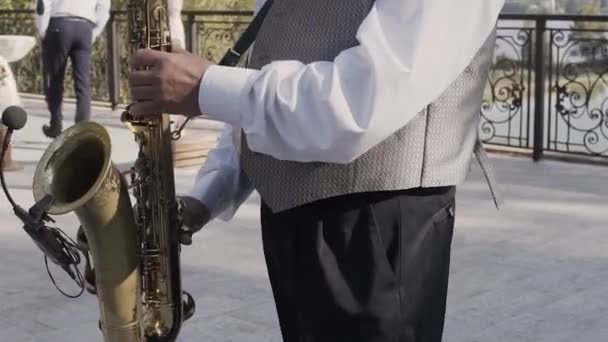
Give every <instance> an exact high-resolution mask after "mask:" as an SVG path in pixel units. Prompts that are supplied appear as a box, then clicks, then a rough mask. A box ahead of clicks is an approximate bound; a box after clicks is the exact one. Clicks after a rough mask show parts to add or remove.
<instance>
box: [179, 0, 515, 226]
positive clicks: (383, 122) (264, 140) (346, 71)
mask: <svg viewBox="0 0 608 342" xmlns="http://www.w3.org/2000/svg"><path fill="white" fill-rule="evenodd" d="M263 1H264V0H261V1H260V0H258V2H257V4H256V8H257V9H259V8H260V6H261V4H262V3H263ZM503 5H504V0H462V1H456V0H376V2H375V4H374V5H373V7H372V10H371V11H370V13H369V14H368V15H367V17H366V18H365V20H364V21H363V23H362V24H361V26H360V27H359V29H358V32H357V40H358V42H359V45H357V46H355V47H353V48H350V49H347V50H344V51H342V52H341V53H340V54H339V55H338V56H337V57H336V58H335V59H334V61H332V62H314V63H310V64H303V63H300V62H298V61H293V60H289V61H288V60H285V61H276V62H273V63H271V64H269V65H267V66H265V67H263V68H262V69H261V70H251V69H243V68H231V67H224V66H213V67H211V68H209V69H208V70H207V72H206V73H205V75H204V77H203V79H202V81H201V82H202V83H201V86H200V93H199V105H200V108H201V111H202V112H203V113H205V116H206V117H207V118H208V119H211V120H217V121H221V122H224V123H226V126H225V127H226V128H225V132H224V133H223V135H222V138H221V140H220V143H219V145H218V146H217V148H216V149H214V150H213V151H212V152H210V154H209V156H208V157H207V162H206V163H205V165H204V166H203V167H202V168H201V169H200V171H199V173H198V175H197V178H196V183H195V185H194V187H193V189H192V191H191V193H190V195H191V196H193V197H195V198H197V199H199V200H200V201H201V202H202V203H204V204H205V205H206V206H208V207H209V209H210V210H211V214H212V218H215V217H219V218H221V219H223V220H229V219H231V218H232V216H233V215H234V213H235V211H236V209H237V208H238V207H239V206H240V205H241V204H242V202H243V201H244V200H245V199H246V198H247V197H248V195H249V194H250V193H251V192H252V191H253V189H252V188H251V185H250V184H247V181H246V179H245V178H244V177H241V170H240V166H239V151H238V148H239V142H238V135H239V134H240V132H241V130H242V131H243V132H244V133H245V134H246V136H247V141H248V144H249V147H250V148H251V149H252V150H253V151H256V152H260V153H264V154H267V155H270V156H273V157H275V158H277V159H283V160H293V161H301V162H310V161H320V162H333V163H349V162H351V161H352V160H354V159H356V158H357V157H358V156H360V155H362V154H363V153H365V152H366V151H368V150H369V149H371V148H372V147H373V146H375V145H377V144H378V143H380V142H382V141H383V140H384V139H386V138H387V137H389V136H390V135H392V134H393V133H395V132H396V131H397V130H399V129H401V128H402V127H403V126H405V125H406V124H407V123H408V122H409V121H410V120H411V119H412V118H413V117H415V116H416V114H418V113H419V112H420V111H421V110H422V109H423V108H424V107H425V106H427V105H428V104H429V103H431V102H433V101H434V100H435V99H436V98H437V97H439V96H440V95H441V93H443V91H444V90H445V89H447V87H448V86H449V85H450V84H451V83H452V82H453V81H454V80H455V79H456V78H457V77H458V76H459V75H460V73H461V72H462V71H463V70H464V69H465V68H466V66H467V65H468V64H469V63H470V61H471V60H472V58H473V57H474V56H475V54H476V53H477V51H478V50H479V48H480V47H481V46H482V44H483V43H484V42H485V40H486V39H487V37H488V35H489V34H490V33H491V31H492V30H493V29H494V27H495V26H496V21H497V19H498V15H499V13H500V11H501V9H502V7H503Z"/></svg>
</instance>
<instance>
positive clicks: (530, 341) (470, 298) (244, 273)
mask: <svg viewBox="0 0 608 342" xmlns="http://www.w3.org/2000/svg"><path fill="white" fill-rule="evenodd" d="M26 103H27V105H28V108H29V109H30V111H31V114H30V120H29V122H28V125H27V127H26V128H24V129H23V130H22V131H20V132H18V133H16V134H15V136H14V145H15V150H14V155H15V159H17V160H19V161H20V162H22V163H23V165H24V167H25V169H24V170H23V171H21V172H18V173H7V174H6V178H7V181H8V183H9V184H10V188H11V191H12V194H13V195H14V197H16V198H17V200H18V201H19V203H21V204H22V205H24V206H26V205H30V204H31V201H32V196H31V189H30V184H31V178H32V173H33V168H34V166H35V162H36V160H37V158H39V156H40V154H41V153H42V150H43V149H44V148H45V146H46V144H47V143H48V140H46V139H45V138H44V137H43V136H42V134H41V133H40V126H41V125H42V124H43V123H44V122H45V121H46V118H45V116H44V114H43V113H44V112H43V111H42V109H41V107H40V104H39V103H36V102H31V101H27V102H26ZM67 107H68V108H70V106H67ZM96 113H98V116H97V117H96V119H97V120H100V121H102V122H105V123H106V124H108V128H109V130H110V133H111V134H112V138H113V143H114V146H116V147H115V149H114V151H113V158H114V160H115V161H116V162H119V163H122V162H129V161H130V160H132V159H133V156H135V145H134V143H133V142H132V137H131V135H130V133H129V132H128V131H126V130H125V129H124V128H122V127H121V125H120V123H118V122H117V121H116V120H115V119H114V118H113V116H112V113H110V112H109V111H103V110H97V111H96ZM68 119H69V118H68ZM66 124H67V123H66ZM200 129H202V128H200ZM492 159H493V162H494V163H495V166H496V168H497V170H498V173H499V177H500V180H501V182H502V184H503V185H504V187H505V193H506V196H507V199H508V201H509V202H508V205H507V206H506V207H505V208H504V210H501V211H499V212H497V211H495V210H494V209H493V207H492V204H491V201H490V198H489V195H488V192H487V190H486V188H485V185H484V182H483V181H482V177H481V176H480V173H479V170H478V168H477V167H476V165H474V166H473V170H472V173H471V176H470V178H469V180H468V181H467V183H466V184H465V185H464V186H463V187H462V188H461V189H460V192H459V196H458V208H457V211H458V216H457V223H456V226H457V227H456V234H455V236H454V245H453V259H452V260H453V262H452V269H451V273H452V275H451V283H450V290H449V298H448V317H447V322H446V331H445V339H444V341H445V342H503V341H504V342H572V341H577V342H604V341H607V340H608V291H607V290H606V285H607V284H608V248H607V247H606V246H608V210H607V199H608V172H606V171H607V168H606V167H599V166H587V165H574V164H567V163H561V162H550V161H546V162H543V163H540V164H534V163H533V162H531V161H530V160H528V159H525V158H512V157H505V156H500V157H499V156H495V157H493V158H492ZM196 171H197V170H196V169H180V170H177V171H176V183H177V189H178V191H180V192H183V191H187V190H188V188H189V187H190V186H191V184H192V181H193V177H194V175H195V173H196ZM258 202H259V199H258V197H257V196H255V195H254V196H252V197H251V198H250V199H249V200H248V201H247V202H246V203H245V204H244V206H243V207H242V209H241V210H240V212H239V213H238V215H237V217H236V218H235V219H234V220H233V221H231V222H228V223H226V222H221V221H218V222H213V223H211V224H210V225H209V226H208V227H206V229H204V230H203V231H202V232H200V233H199V234H198V235H197V236H196V237H195V241H194V245H193V246H190V247H187V248H185V250H184V253H183V279H184V286H185V288H186V289H188V290H189V291H190V292H191V294H192V295H193V296H194V298H195V299H196V301H197V313H196V315H195V316H194V317H193V318H192V319H191V320H190V321H188V322H186V324H185V325H184V328H183V332H182V335H181V338H180V341H193V342H194V341H212V342H223V341H234V342H237V341H243V342H275V341H276V342H278V341H280V337H279V331H278V328H277V319H276V314H275V311H274V306H273V301H272V295H271V291H270V288H269V283H268V279H267V276H266V268H265V265H264V262H263V256H262V252H261V248H260V234H259V229H258V211H257V210H258V209H257V205H258ZM59 219H60V220H59V224H60V226H61V227H63V228H64V229H65V231H66V232H68V233H69V234H70V235H72V236H74V234H75V231H76V226H77V221H76V219H75V217H74V216H73V215H71V214H70V215H65V216H62V217H60V218H59ZM0 220H1V221H0V222H2V224H1V226H0V260H1V261H0V341H6V342H28V341H35V342H39V341H40V342H42V341H44V342H59V341H61V342H76V341H78V342H82V341H87V342H88V341H101V340H102V339H101V337H100V335H99V332H98V331H97V317H98V308H97V305H96V301H95V298H93V297H91V296H88V295H85V296H83V297H81V298H79V299H76V300H71V299H67V298H65V297H63V296H61V295H60V294H59V293H58V292H57V291H56V290H55V289H54V287H53V285H52V284H51V283H50V281H49V279H48V276H47V274H46V271H45V268H44V263H43V260H42V257H41V255H40V253H39V252H38V250H37V249H36V248H35V247H34V245H33V244H32V242H31V241H30V240H28V237H27V236H26V235H25V233H24V232H23V231H21V229H20V227H19V224H18V222H17V220H16V219H15V218H13V216H12V214H11V212H10V209H9V206H8V203H7V202H6V201H5V200H0ZM57 274H58V278H59V281H60V282H61V281H62V280H64V278H62V277H61V275H59V273H57ZM63 284H64V285H65V286H66V288H67V289H71V288H70V285H71V284H70V283H68V282H63ZM336 342H338V341H336ZM340 342H341V341H340Z"/></svg>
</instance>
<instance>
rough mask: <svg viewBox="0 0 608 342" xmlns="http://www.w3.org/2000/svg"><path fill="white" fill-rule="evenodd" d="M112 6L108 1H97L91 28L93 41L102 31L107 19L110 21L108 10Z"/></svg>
mask: <svg viewBox="0 0 608 342" xmlns="http://www.w3.org/2000/svg"><path fill="white" fill-rule="evenodd" d="M111 6H112V4H111V2H110V0H97V6H96V7H95V17H96V21H95V27H94V28H93V40H95V39H97V37H99V35H100V34H101V33H102V32H103V31H104V29H105V27H106V24H107V23H108V19H110V8H111Z"/></svg>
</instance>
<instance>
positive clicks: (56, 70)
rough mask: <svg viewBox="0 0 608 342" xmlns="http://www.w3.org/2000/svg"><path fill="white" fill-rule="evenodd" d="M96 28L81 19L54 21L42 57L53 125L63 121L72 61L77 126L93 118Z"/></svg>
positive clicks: (48, 32) (60, 18)
mask: <svg viewBox="0 0 608 342" xmlns="http://www.w3.org/2000/svg"><path fill="white" fill-rule="evenodd" d="M92 45H93V24H92V23H91V22H89V21H87V20H85V19H80V18H63V17H58V18H51V20H50V22H49V26H48V29H47V31H46V34H45V36H44V39H43V41H42V57H43V65H44V71H45V73H46V78H47V87H46V89H45V95H46V102H47V105H48V109H49V112H50V113H51V125H55V124H60V123H61V121H62V119H63V113H62V103H63V81H64V78H65V71H66V66H67V62H68V58H69V59H70V61H71V62H72V74H73V78H74V91H75V93H76V117H75V122H80V121H86V120H89V119H90V117H91V89H90V88H91V76H90V75H91V54H92Z"/></svg>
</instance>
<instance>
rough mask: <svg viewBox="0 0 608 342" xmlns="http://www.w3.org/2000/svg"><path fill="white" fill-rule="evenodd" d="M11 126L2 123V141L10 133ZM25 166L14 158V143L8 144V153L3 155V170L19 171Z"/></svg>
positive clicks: (0, 129)
mask: <svg viewBox="0 0 608 342" xmlns="http://www.w3.org/2000/svg"><path fill="white" fill-rule="evenodd" d="M8 131H9V128H8V127H6V126H5V125H3V124H0V141H4V137H5V136H6V134H8ZM22 169H23V166H22V165H19V164H18V163H16V162H15V161H14V160H13V145H12V144H11V143H9V144H8V146H7V148H6V155H5V156H3V157H2V168H1V170H2V171H18V170H22Z"/></svg>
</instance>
